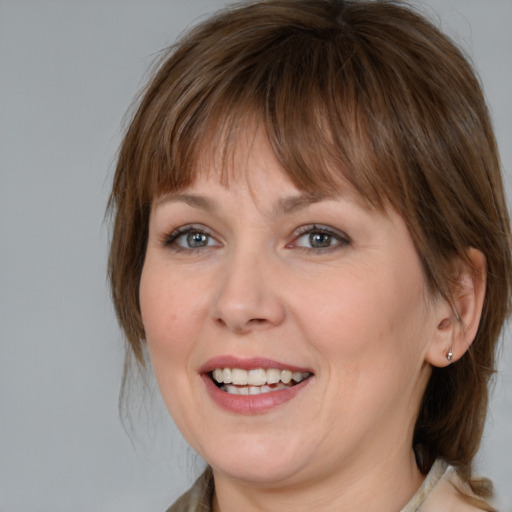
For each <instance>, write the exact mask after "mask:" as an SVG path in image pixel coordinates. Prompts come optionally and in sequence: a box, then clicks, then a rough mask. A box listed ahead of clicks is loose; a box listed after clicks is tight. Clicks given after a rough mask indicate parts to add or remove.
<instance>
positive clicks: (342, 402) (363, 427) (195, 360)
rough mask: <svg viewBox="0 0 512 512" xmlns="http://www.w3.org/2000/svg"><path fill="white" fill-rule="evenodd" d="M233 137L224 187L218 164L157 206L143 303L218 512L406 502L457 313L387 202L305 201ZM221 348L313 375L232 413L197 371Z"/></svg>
mask: <svg viewBox="0 0 512 512" xmlns="http://www.w3.org/2000/svg"><path fill="white" fill-rule="evenodd" d="M240 146H241V149H240V150H239V151H238V154H237V155H236V158H235V159H234V167H233V170H235V169H236V170H237V175H236V176H235V177H232V178H231V180H230V182H229V185H228V186H224V185H221V184H220V180H219V172H218V170H217V169H215V168H214V167H212V168H209V169H208V172H204V173H202V174H199V176H198V178H197V179H196V181H195V182H194V183H193V185H192V186H191V187H189V188H188V189H186V190H184V191H180V193H179V194H174V195H173V194H170V195H167V196H164V197H162V198H159V199H158V200H157V201H155V202H154V204H153V207H152V211H151V216H150V225H149V239H148V246H147V254H146V259H145V263H144V267H143V271H142V276H141V282H140V305H141V311H142V317H143V322H144V327H145V331H146V340H147V344H148V348H149V352H150V356H151V360H152V364H153V367H154V371H155V375H156V378H157V381H158V385H159V387H160V390H161V393H162V396H163V399H164V401H165V403H166V405H167V408H168V409H169V411H170V413H171V415H172V416H173V418H174V420H175V422H176V423H177V425H178V427H179V428H180V430H181V432H182V433H183V435H184V436H185V438H186V439H187V441H188V442H189V443H190V444H191V445H192V447H193V448H195V450H196V451H197V452H198V453H199V454H200V455H201V456H202V457H203V458H204V459H205V460H206V461H207V462H208V463H209V464H210V465H211V466H212V468H213V471H214V477H215V489H216V491H215V497H214V510H215V511H224V512H226V511H231V510H233V511H235V510H246V511H252V510H282V511H286V510H293V511H294V512H296V511H300V510H305V511H306V510H307V511H310V510H325V511H330V510H333V511H334V510H335V511H337V512H340V511H345V510H346V511H354V510H365V511H367V512H371V511H377V510H378V511H379V512H385V511H390V512H391V511H396V510H400V508H401V507H403V506H404V505H405V504H406V503H407V501H408V500H409V499H410V497H411V496H412V495H413V494H414V492H415V491H416V490H417V488H418V487H419V485H420V484H421V482H422V480H423V478H424V477H423V476H422V475H421V474H420V472H419V471H418V469H417V467H416V464H415V462H414V455H413V452H412V449H411V445H412V435H413V428H414V423H415V418H416V415H417V410H418V407H419V403H420V400H421V396H422V394H423V392H424V389H425V386H426V384H427V381H428V378H429V376H430V373H431V364H430V363H431V362H432V361H434V360H435V361H434V363H437V364H439V365H442V364H444V363H443V361H445V355H444V353H445V351H446V349H447V348H448V347H449V346H450V343H451V339H452V337H453V334H452V331H453V327H452V322H451V321H450V320H449V317H450V314H451V313H450V312H451V308H449V307H447V305H446V304H445V303H444V301H442V300H441V299H439V298H434V297H432V296H430V295H429V293H428V291H427V288H426V284H425V281H424V277H423V273H422V269H421V265H420V261H419V258H418V255H417V253H416V251H415V248H414V245H413V243H412V240H411V237H410V234H409V232H408V230H407V227H406V225H405V223H404V221H403V219H402V218H401V217H400V216H399V215H398V214H397V213H396V212H395V211H393V210H391V209H390V210H389V211H387V212H386V214H383V213H380V212H377V211H373V210H369V209H368V208H367V207H365V206H363V204H362V202H361V201H358V198H357V197H356V196H355V194H354V192H353V191H351V190H350V189H349V188H348V187H345V188H343V189H340V190H339V191H336V193H335V194H333V196H332V197H326V198H322V199H320V200H318V198H316V200H315V201H310V200H309V199H308V196H307V194H305V193H304V192H303V191H301V190H298V189H297V188H296V187H295V186H294V185H293V183H292V182H291V181H290V180H289V178H288V177H287V176H286V175H285V174H284V171H283V170H282V168H281V166H280V164H279V162H278V161H277V160H276V158H275V156H274V155H273V153H272V151H271V149H270V147H269V145H268V142H267V141H266V139H265V138H264V137H263V136H262V135H261V134H257V136H256V137H255V139H254V140H253V141H252V142H251V143H244V144H241V145H240ZM297 198H301V199H300V200H297ZM283 206H286V208H283ZM314 226H316V227H314ZM183 227H185V228H187V229H188V228H191V231H190V233H191V234H192V236H196V237H197V236H198V235H197V233H199V238H201V237H203V238H202V240H203V242H202V243H205V244H206V245H204V246H200V247H197V248H191V247H190V244H189V242H190V240H191V238H190V237H188V238H187V233H185V234H181V235H178V236H176V230H177V229H179V228H183ZM326 230H328V231H326ZM312 232H313V233H316V235H317V236H318V235H320V239H321V240H322V241H323V242H324V243H325V244H326V246H325V247H321V248H319V247H314V246H313V245H312V238H311V237H310V235H311V233H312ZM173 233H174V238H172V237H170V235H172V234H173ZM326 235H327V238H326ZM314 240H318V238H317V239H314ZM447 318H448V321H447ZM226 355H229V356H235V357H238V358H242V359H244V358H252V357H265V358H269V359H272V360H276V361H280V362H282V363H286V364H289V365H293V366H298V367H303V368H308V369H309V370H310V371H311V372H312V373H313V376H312V377H311V378H310V380H309V382H308V383H307V385H306V386H304V387H303V389H301V391H300V392H299V393H298V394H297V395H296V396H295V397H294V398H293V399H291V400H289V401H287V402H285V403H283V404H281V405H279V406H277V407H274V408H272V409H270V410H269V411H266V412H264V413H260V414H252V415H244V414H236V413H233V412H231V411H226V410H224V409H222V408H221V407H219V406H218V404H216V403H215V402H214V401H213V400H212V399H211V397H210V395H209V394H208V393H207V391H206V386H205V381H204V378H203V376H202V375H201V373H200V368H201V367H202V366H203V365H204V364H205V363H206V362H207V361H208V360H209V359H211V358H213V357H217V356H226ZM445 363H446V361H445ZM446 364H447V363H446Z"/></svg>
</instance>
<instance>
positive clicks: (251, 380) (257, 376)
mask: <svg viewBox="0 0 512 512" xmlns="http://www.w3.org/2000/svg"><path fill="white" fill-rule="evenodd" d="M266 383H267V372H266V371H265V370H263V369H261V368H259V369H258V370H249V375H248V377H247V384H250V385H251V386H263V384H266Z"/></svg>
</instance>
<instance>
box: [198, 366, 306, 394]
mask: <svg viewBox="0 0 512 512" xmlns="http://www.w3.org/2000/svg"><path fill="white" fill-rule="evenodd" d="M208 375H209V377H210V378H211V380H212V381H213V383H214V384H215V386H217V388H219V389H220V390H221V391H224V392H225V393H228V394H230V395H260V394H264V393H272V392H275V391H281V390H285V389H289V388H291V387H293V386H296V385H297V384H299V383H301V382H303V381H305V380H307V379H309V378H310V377H311V376H312V375H313V374H312V373H311V372H298V371H292V370H291V369H284V370H283V369H278V368H267V369H265V368H254V369H251V370H244V369H242V368H215V369H214V370H212V371H210V372H209V373H208Z"/></svg>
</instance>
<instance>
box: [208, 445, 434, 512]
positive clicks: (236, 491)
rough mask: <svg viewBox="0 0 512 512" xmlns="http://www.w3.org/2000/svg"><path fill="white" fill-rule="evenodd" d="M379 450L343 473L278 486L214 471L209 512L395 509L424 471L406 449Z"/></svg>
mask: <svg viewBox="0 0 512 512" xmlns="http://www.w3.org/2000/svg"><path fill="white" fill-rule="evenodd" d="M395 448H396V445H395ZM399 452H402V453H401V455H399ZM383 455H384V456H383V457H374V458H373V459H372V460H369V461H367V463H363V461H361V462H360V463H359V464H357V465H350V470H347V471H345V472H338V473H336V474H331V475H327V476H326V475H323V476H322V477H320V478H317V479H315V480H309V481H305V480H296V481H292V482H291V483H286V484H283V485H280V484H274V485H262V484H258V485H257V486H255V485H251V484H250V483H246V482H241V481H238V480H234V479H231V478H229V477H227V476H225V475H220V474H217V473H216V472H215V471H214V478H215V494H214V499H213V512H235V511H239V510H244V511H247V512H256V511H258V512H264V511H274V510H279V511H282V512H288V511H290V512H292V511H293V512H306V511H307V512H310V511H311V510H319V511H320V510H321V511H322V512H331V511H332V512H353V511H354V510H364V511H365V512H388V511H389V512H396V511H397V510H401V508H402V507H403V506H404V505H405V504H406V503H407V502H408V501H409V500H410V499H411V497H412V496H413V495H414V493H415V492H416V491H417V489H418V488H419V486H420V485H421V483H422V481H423V479H424V476H423V475H422V474H421V473H420V471H419V470H418V468H417V466H416V462H415V458H414V454H413V452H412V450H410V449H409V450H406V451H405V452H403V451H402V450H394V453H387V454H383ZM347 467H348V465H347Z"/></svg>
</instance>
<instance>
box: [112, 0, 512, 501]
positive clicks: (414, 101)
mask: <svg viewBox="0 0 512 512" xmlns="http://www.w3.org/2000/svg"><path fill="white" fill-rule="evenodd" d="M249 118H250V119H253V120H256V121H257V122H259V123H260V124H261V125H262V126H263V127H264V129H265V130H266V133H267V135H268V139H269V142H270V144H271V146H272V148H273V150H274V152H275V154H276V156H277V158H278V159H279V161H280V162H281V164H282V166H283V168H284V169H285V171H286V173H287V174H288V176H289V177H290V178H291V180H292V181H293V182H294V183H295V184H296V185H297V186H298V187H299V188H301V189H307V190H310V191H326V190H329V189H332V187H336V186H339V179H340V176H341V178H342V179H344V180H347V181H348V182H349V183H350V184H351V185H352V186H353V187H354V188H355V189H356V190H357V191H358V192H359V194H360V195H361V196H362V197H363V198H364V199H365V200H366V201H367V202H368V204H369V205H371V207H375V208H378V209H384V207H385V206H386V205H387V204H391V205H392V206H393V207H394V208H396V209H397V210H398V211H399V212H400V213H401V215H402V216H403V218H404V219H405V221H406V223H407V225H408V227H409V230H410V233H411V236H412V238H413V240H414V243H415V245H416V248H417V251H418V254H419V256H420V258H421V261H422V265H423V269H424V274H425V279H426V281H427V283H428V285H429V287H430V290H431V291H432V293H437V294H441V295H442V296H444V297H446V298H449V297H450V290H451V288H452V286H453V282H452V279H451V278H452V276H451V274H452V265H451V264H452V263H453V260H454V258H462V259H465V258H466V254H467V250H468V248H469V247H474V248H477V249H479V250H480V251H482V252H483V253H484V255H485V256H486V258H487V269H488V275H487V290H486V297H485V302H484V306H483V314H482V319H481V324H480V327H479V331H478V333H477V336H476V339H475V340H474V342H473V344H472V346H471V348H470V350H469V351H468V353H467V354H466V355H465V356H463V357H462V359H461V360H459V361H458V362H457V363H456V364H453V365H450V366H449V367H447V368H444V369H437V368H434V370H433V373H432V376H431V379H430V381H429V383H428V386H427V389H426V391H425V394H424V398H423V402H422V404H421V407H420V411H419V416H418V420H417V423H416V429H415V438H414V443H415V447H416V453H417V459H418V465H419V467H420V469H421V470H422V471H423V472H427V471H428V469H429V468H430V466H431V465H432V463H433V461H434V460H435V458H436V457H438V456H441V457H443V458H444V459H446V460H447V461H448V462H450V463H451V464H453V465H454V466H455V467H456V468H457V470H458V472H459V474H460V475H461V477H462V478H463V479H464V480H465V481H466V482H468V483H470V485H471V487H472V489H473V491H474V492H475V493H476V494H477V495H480V496H484V497H485V496H488V495H489V494H490V487H489V486H488V485H487V484H486V481H477V480H472V472H471V466H472V460H473V457H474V455H475V453H476V451H477V449H478V447H479V443H480V439H481V436H482V430H483V425H484V421H485V415H486V410H487V403H488V383H489V379H490V376H491V375H492V374H493V372H494V367H495V361H494V357H495V349H496V343H497V340H498V337H499V334H500V331H501V328H502V325H503V322H504V320H505V317H506V315H507V313H508V308H509V294H510V275H511V258H510V246H509V219H508V213H507V208H506V204H505V200H504V193H503V185H502V182H501V175H500V162H499V157H498V152H497V148H496V142H495V139H494V135H493V130H492V126H491V121H490V118H489V114H488V111H487V108H486V105H485V101H484V98H483V95H482V91H481V88H480V85H479V82H478V80H477V78H476V77H475V74H474V72H473V70H472V68H471V66H470V64H469V63H468V61H467V60H466V58H465V57H464V56H463V54H462V53H461V51H460V50H458V49H457V48H456V47H455V45H454V44H453V43H452V42H451V41H450V40H449V39H448V38H447V37H446V36H444V35H443V34H441V33H440V32H439V31H438V30H437V29H436V28H435V27H434V26H433V25H432V24H431V23H429V22H428V21H426V20H425V19H424V18H423V17H422V16H420V15H418V14H416V13H415V12H413V11H412V10H411V9H410V8H408V7H405V6H403V5H401V4H399V3H397V2H391V1H343V0H268V1H261V2H252V3H244V4H240V5H236V6H234V7H232V8H231V9H228V10H226V11H221V12H220V13H219V14H217V15H215V16H214V17H212V18H210V19H209V20H207V21H206V22H204V23H202V24H200V25H199V26H197V27H196V28H194V29H193V30H191V31H190V32H189V33H188V34H187V35H186V36H185V37H184V38H182V39H181V41H179V42H178V43H177V44H176V45H175V46H174V47H172V48H171V49H170V50H169V52H168V53H166V55H165V56H164V59H163V60H162V61H161V63H160V65H159V68H158V69H157V72H156V73H155V75H154V77H153V78H152V80H151V81H150V83H149V85H148V86H147V88H146V90H145V91H144V94H143V96H142V99H141V101H140V104H139V106H138V109H137V111H136V112H135V114H134V117H133V119H132V121H131V124H130V126H129V128H128V130H127V133H126V136H125V138H124V141H123V143H122V146H121V150H120V154H119V160H118V164H117V169H116V173H115V177H114V183H113V190H112V195H111V198H110V202H109V207H110V209H111V211H112V212H113V215H114V229H113V237H112V244H111V252H110V259H109V276H110V280H111V286H112V294H113V300H114V304H115V308H116V312H117V315H118V318H119V321H120V324H121V326H122V327H123V329H124V332H125V334H126V337H127V340H128V347H129V352H128V354H129V355H130V354H132V355H133V356H134V357H135V359H136V361H137V362H138V363H140V364H143V350H142V346H143V340H144V329H143V325H142V321H141V314H140V308H139V301H138V293H139V280H140V275H141V270H142V266H143V262H144V255H145V248H146V240H147V235H148V220H149V213H150V207H151V202H152V200H153V199H154V198H155V197H156V196H158V195H159V194H161V193H163V192H167V191H172V190H177V189H179V188H182V187H185V186H187V185H188V184H190V183H192V181H193V179H194V175H195V173H196V172H197V166H196V165H195V164H196V162H197V159H198V156H199V153H200V152H201V151H204V150H205V148H210V149H212V150H214V148H222V150H221V151H223V152H224V156H226V155H228V154H229V152H230V151H231V149H233V147H234V145H235V143H236V140H237V137H238V135H239V134H240V133H242V132H243V130H244V127H246V126H247V120H248V119H249ZM333 168H334V169H342V170H343V171H340V176H336V175H334V174H333V172H332V169H333ZM328 169H329V170H328ZM341 173H342V174H341ZM481 506H484V505H482V504H481ZM488 510H492V509H491V508H488Z"/></svg>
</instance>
